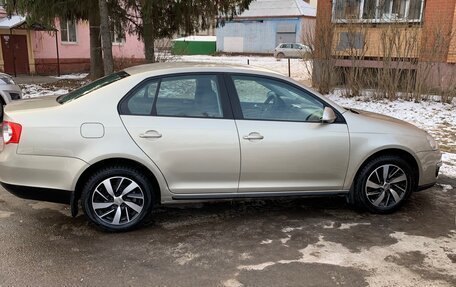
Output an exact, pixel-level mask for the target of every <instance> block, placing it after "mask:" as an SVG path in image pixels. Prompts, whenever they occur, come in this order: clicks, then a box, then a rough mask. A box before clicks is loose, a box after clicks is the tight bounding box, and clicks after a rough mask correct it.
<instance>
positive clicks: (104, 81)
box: [57, 71, 130, 104]
mask: <svg viewBox="0 0 456 287" xmlns="http://www.w3.org/2000/svg"><path fill="white" fill-rule="evenodd" d="M128 76H130V75H129V74H128V73H127V72H125V71H121V72H117V73H114V74H111V75H109V76H106V77H103V78H100V79H98V80H95V81H93V82H91V83H90V84H87V85H85V86H82V87H81V88H79V89H76V90H74V91H71V92H69V93H68V94H65V95H62V96H60V97H58V98H57V102H58V103H59V104H65V103H68V102H71V101H73V100H76V99H78V98H80V97H83V96H85V95H87V94H89V93H91V92H93V91H96V90H98V89H100V88H102V87H105V86H108V85H110V84H112V83H114V82H117V81H119V80H121V79H123V78H126V77H128Z"/></svg>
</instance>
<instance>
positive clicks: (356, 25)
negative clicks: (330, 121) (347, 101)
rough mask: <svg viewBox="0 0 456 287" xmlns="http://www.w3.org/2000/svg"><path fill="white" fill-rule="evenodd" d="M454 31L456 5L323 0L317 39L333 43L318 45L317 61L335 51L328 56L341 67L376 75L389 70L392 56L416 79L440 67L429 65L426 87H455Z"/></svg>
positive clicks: (449, 1)
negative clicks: (387, 65)
mask: <svg viewBox="0 0 456 287" xmlns="http://www.w3.org/2000/svg"><path fill="white" fill-rule="evenodd" d="M455 28H456V0H320V1H318V8H317V24H316V39H323V38H325V37H326V38H329V45H328V44H326V45H325V44H322V41H321V40H320V42H319V43H316V49H317V57H324V55H325V49H331V50H330V51H326V55H331V58H332V59H336V60H335V66H336V67H337V68H345V69H349V68H350V67H352V66H353V65H357V67H359V66H361V67H363V68H366V69H373V70H379V69H383V68H385V58H386V57H389V58H391V59H393V60H394V61H396V62H397V63H398V64H397V65H396V66H395V68H397V69H406V70H410V71H412V72H413V73H415V75H417V76H416V78H418V76H419V75H420V73H422V70H423V69H422V67H423V65H424V64H425V63H438V65H437V64H436V65H428V67H430V68H429V69H430V75H431V76H429V77H427V78H426V81H427V83H426V84H427V85H429V86H438V87H452V86H453V85H454V84H453V82H454V79H456V77H455V76H456V66H455V64H456V37H455V36H456V34H455V33H456V29H455ZM328 30H330V31H331V32H330V33H329V32H328ZM361 50H362V51H361ZM318 53H320V55H318ZM353 55H356V56H357V57H358V59H357V61H353V57H352V56H353ZM360 55H361V56H360ZM431 66H432V67H431ZM389 68H391V66H390V67H389ZM437 69H438V72H437ZM339 80H340V79H339Z"/></svg>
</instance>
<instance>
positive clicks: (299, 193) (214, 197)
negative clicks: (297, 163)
mask: <svg viewBox="0 0 456 287" xmlns="http://www.w3.org/2000/svg"><path fill="white" fill-rule="evenodd" d="M348 193H349V191H348V190H338V191H296V192H244V193H212V194H210V193H208V194H179V195H173V196H172V199H173V200H223V199H248V198H270V197H306V196H344V195H348Z"/></svg>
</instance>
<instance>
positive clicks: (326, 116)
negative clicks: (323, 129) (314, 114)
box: [321, 107, 337, 124]
mask: <svg viewBox="0 0 456 287" xmlns="http://www.w3.org/2000/svg"><path fill="white" fill-rule="evenodd" d="M336 119H337V116H336V113H335V112H334V110H333V109H331V108H330V107H325V109H324V110H323V116H322V117H321V121H322V122H323V123H326V124H332V123H334V122H335V121H336Z"/></svg>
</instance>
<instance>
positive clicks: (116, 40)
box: [111, 26, 125, 45]
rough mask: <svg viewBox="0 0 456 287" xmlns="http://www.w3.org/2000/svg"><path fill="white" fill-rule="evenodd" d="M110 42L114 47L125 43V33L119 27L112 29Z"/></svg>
mask: <svg viewBox="0 0 456 287" xmlns="http://www.w3.org/2000/svg"><path fill="white" fill-rule="evenodd" d="M111 40H112V43H113V44H114V45H120V44H123V43H125V31H124V30H123V29H122V27H121V26H119V27H117V26H116V27H113V28H112V30H111Z"/></svg>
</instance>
